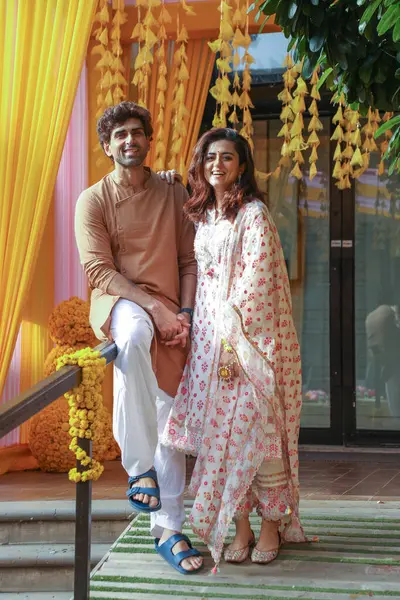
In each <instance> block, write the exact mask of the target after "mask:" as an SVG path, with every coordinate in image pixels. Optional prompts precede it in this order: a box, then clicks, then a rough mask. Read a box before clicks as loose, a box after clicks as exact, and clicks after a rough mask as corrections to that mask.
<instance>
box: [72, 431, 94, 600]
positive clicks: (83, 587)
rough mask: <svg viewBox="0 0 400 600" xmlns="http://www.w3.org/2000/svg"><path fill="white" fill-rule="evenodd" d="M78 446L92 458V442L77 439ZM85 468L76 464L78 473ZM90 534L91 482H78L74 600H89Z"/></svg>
mask: <svg viewBox="0 0 400 600" xmlns="http://www.w3.org/2000/svg"><path fill="white" fill-rule="evenodd" d="M78 444H79V447H80V448H82V450H84V451H85V452H86V453H87V454H88V456H90V457H91V456H92V440H86V439H79V438H78ZM85 468H86V467H81V465H80V463H77V469H78V471H83V470H84V469H85ZM91 534H92V481H91V480H89V481H85V482H82V481H80V482H79V483H77V484H76V516H75V578H74V600H89V593H90V554H91V553H90V545H91V537H92V536H91Z"/></svg>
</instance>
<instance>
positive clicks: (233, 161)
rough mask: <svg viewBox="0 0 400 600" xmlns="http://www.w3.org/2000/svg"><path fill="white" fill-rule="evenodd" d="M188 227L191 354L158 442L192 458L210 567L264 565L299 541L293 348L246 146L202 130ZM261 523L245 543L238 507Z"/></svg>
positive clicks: (281, 269)
mask: <svg viewBox="0 0 400 600" xmlns="http://www.w3.org/2000/svg"><path fill="white" fill-rule="evenodd" d="M189 184H190V186H191V189H192V195H191V198H190V200H189V201H188V202H187V204H186V212H187V215H188V217H189V218H190V219H191V220H192V221H194V222H195V223H196V224H197V234H196V240H195V251H196V258H197V261H198V284H197V295H196V305H195V311H194V316H193V323H192V331H193V338H192V349H191V353H190V355H189V358H188V362H187V365H186V368H185V371H184V375H183V378H182V382H181V385H180V387H179V390H178V394H177V396H176V398H175V401H174V405H173V408H172V411H171V414H170V416H169V419H168V422H167V425H166V428H165V430H164V435H163V439H162V443H163V444H165V445H169V446H173V447H175V448H178V449H181V450H183V451H185V452H187V453H190V454H195V455H196V456H197V461H196V465H195V468H194V471H193V475H192V480H191V484H190V489H191V492H192V493H193V495H195V497H196V498H195V501H194V505H193V510H192V512H191V515H190V523H191V526H192V528H193V531H194V532H195V533H196V534H197V535H198V536H200V537H201V538H202V539H203V540H204V541H205V542H206V543H207V545H208V546H209V548H210V550H211V554H212V556H213V558H214V560H215V562H216V564H218V563H219V561H220V557H221V554H222V551H223V544H224V539H225V537H226V535H227V532H228V528H229V524H230V522H231V520H232V519H234V521H235V525H236V536H235V538H234V540H233V542H232V544H230V546H228V548H227V549H226V550H225V554H224V557H225V560H227V561H229V562H236V563H239V562H243V561H244V560H246V559H247V557H248V556H249V554H250V555H251V560H252V561H253V562H256V563H263V564H266V563H269V562H271V561H272V560H274V559H275V558H276V556H277V555H278V551H279V547H280V544H281V542H282V541H284V540H291V541H304V539H305V538H304V534H303V530H302V528H301V525H300V521H299V516H298V497H299V492H298V452H297V439H298V433H299V419H300V409H301V403H302V396H301V365H300V354H299V344H298V341H297V336H296V331H295V328H294V325H293V319H292V308H291V297H290V288H289V281H288V276H287V271H286V267H285V262H284V258H283V254H282V250H281V245H280V241H279V236H278V233H277V230H276V227H275V225H274V223H273V222H272V219H271V217H270V214H269V212H268V209H267V208H266V206H265V205H264V204H263V202H262V194H261V192H260V191H259V189H258V187H257V184H256V181H255V175H254V163H253V159H252V155H251V151H250V147H249V145H248V142H247V141H246V140H245V139H244V138H243V137H242V136H241V135H239V134H237V133H236V132H235V131H233V130H231V129H213V130H211V131H209V132H207V133H205V134H204V135H203V136H202V137H201V139H200V140H199V142H198V143H197V146H196V148H195V150H194V155H193V159H192V164H191V166H190V169H189ZM253 508H256V509H257V512H258V514H259V515H260V516H261V518H262V525H261V533H260V537H259V539H258V541H257V544H256V542H255V538H254V533H253V531H252V530H251V527H250V521H249V513H250V512H251V511H252V510H253Z"/></svg>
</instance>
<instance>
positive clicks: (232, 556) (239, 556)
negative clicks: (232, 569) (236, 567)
mask: <svg viewBox="0 0 400 600" xmlns="http://www.w3.org/2000/svg"><path fill="white" fill-rule="evenodd" d="M255 543H256V539H255V537H254V532H253V531H252V532H251V539H250V540H249V543H248V544H247V546H245V547H244V548H239V549H238V550H231V549H230V548H227V549H226V550H225V552H224V559H225V562H228V563H236V564H239V563H242V562H244V561H245V560H247V558H248V557H249V554H250V549H251V548H252V547H253V546H254V545H255Z"/></svg>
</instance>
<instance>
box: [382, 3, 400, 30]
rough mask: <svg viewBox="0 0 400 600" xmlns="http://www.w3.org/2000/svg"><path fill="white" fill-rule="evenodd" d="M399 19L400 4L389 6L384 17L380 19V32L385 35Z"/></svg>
mask: <svg viewBox="0 0 400 600" xmlns="http://www.w3.org/2000/svg"><path fill="white" fill-rule="evenodd" d="M398 19H400V6H391V7H390V8H388V10H387V11H386V12H385V14H384V15H383V17H382V19H381V20H380V21H379V25H378V34H379V35H383V34H384V33H386V32H387V31H388V30H389V29H390V28H391V27H393V25H395V24H396V21H397V20H398Z"/></svg>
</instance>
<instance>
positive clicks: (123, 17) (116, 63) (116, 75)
mask: <svg viewBox="0 0 400 600" xmlns="http://www.w3.org/2000/svg"><path fill="white" fill-rule="evenodd" d="M112 7H113V9H114V10H115V14H114V17H113V20H112V25H113V26H112V29H111V36H110V37H111V40H112V42H111V50H112V54H113V60H112V64H111V70H112V72H113V76H112V88H111V90H112V99H113V103H114V104H119V103H120V102H121V101H122V100H123V99H124V98H125V97H126V90H127V87H128V82H127V80H126V79H125V67H124V64H123V62H122V60H121V57H122V46H121V26H122V25H124V23H126V22H127V20H128V17H127V14H126V12H125V2H124V0H113V4H112Z"/></svg>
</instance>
